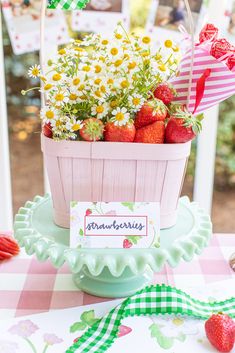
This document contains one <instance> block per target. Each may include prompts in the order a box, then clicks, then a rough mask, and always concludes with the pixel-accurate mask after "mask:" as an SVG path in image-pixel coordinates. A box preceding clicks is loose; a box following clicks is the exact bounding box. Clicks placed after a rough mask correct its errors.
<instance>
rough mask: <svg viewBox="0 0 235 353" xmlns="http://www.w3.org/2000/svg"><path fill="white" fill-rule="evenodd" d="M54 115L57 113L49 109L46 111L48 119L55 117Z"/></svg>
mask: <svg viewBox="0 0 235 353" xmlns="http://www.w3.org/2000/svg"><path fill="white" fill-rule="evenodd" d="M54 116H55V114H54V112H53V111H52V110H48V111H47V112H46V117H47V119H53V118H54Z"/></svg>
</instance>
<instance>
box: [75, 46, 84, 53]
mask: <svg viewBox="0 0 235 353" xmlns="http://www.w3.org/2000/svg"><path fill="white" fill-rule="evenodd" d="M74 50H75V51H78V52H82V51H84V49H82V48H80V47H76V48H74Z"/></svg>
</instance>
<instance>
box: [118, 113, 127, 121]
mask: <svg viewBox="0 0 235 353" xmlns="http://www.w3.org/2000/svg"><path fill="white" fill-rule="evenodd" d="M124 119H125V115H124V114H123V113H117V114H116V120H117V121H123V120H124Z"/></svg>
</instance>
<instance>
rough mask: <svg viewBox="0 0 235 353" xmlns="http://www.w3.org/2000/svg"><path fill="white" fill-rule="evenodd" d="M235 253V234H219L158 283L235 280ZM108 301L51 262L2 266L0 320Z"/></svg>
mask: <svg viewBox="0 0 235 353" xmlns="http://www.w3.org/2000/svg"><path fill="white" fill-rule="evenodd" d="M233 252H235V234H234V235H231V234H217V235H215V236H213V239H212V241H211V243H210V246H209V247H208V248H206V249H205V250H204V252H203V254H202V255H201V256H199V257H195V259H194V260H193V261H192V262H190V263H186V262H183V261H182V262H181V264H180V265H179V266H178V267H177V268H175V269H172V268H170V267H169V266H165V267H164V269H163V271H162V272H160V273H157V274H155V277H154V282H155V283H166V284H171V285H174V286H178V287H180V286H181V285H185V283H187V285H188V286H196V285H199V286H201V285H204V284H206V283H207V284H208V283H211V282H217V281H222V280H227V279H232V278H234V281H235V274H234V272H233V271H232V270H231V269H230V267H229V265H228V260H229V257H230V256H231V254H232V253H233ZM101 301H107V299H104V298H98V297H94V296H92V295H89V294H86V293H83V292H81V291H79V290H78V288H77V287H75V285H74V283H73V281H72V276H71V273H70V271H69V269H68V267H67V266H66V265H64V266H63V267H62V268H61V269H60V270H58V271H57V270H56V269H54V268H53V267H52V265H51V264H50V262H44V263H39V262H38V261H37V260H36V258H35V257H30V256H27V255H26V254H25V253H24V251H22V253H21V255H20V256H18V257H16V258H14V259H13V260H11V261H7V262H3V263H1V264H0V319H5V318H10V317H14V316H22V315H28V314H34V313H40V312H45V311H50V310H54V309H62V308H69V307H74V306H81V305H86V304H92V303H97V302H101Z"/></svg>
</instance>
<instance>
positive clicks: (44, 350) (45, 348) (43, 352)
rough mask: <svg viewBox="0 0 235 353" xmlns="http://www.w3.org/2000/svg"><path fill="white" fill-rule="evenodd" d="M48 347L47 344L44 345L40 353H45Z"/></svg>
mask: <svg viewBox="0 0 235 353" xmlns="http://www.w3.org/2000/svg"><path fill="white" fill-rule="evenodd" d="M48 347H49V344H46V345H45V347H44V349H43V351H42V353H46V351H47V349H48Z"/></svg>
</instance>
